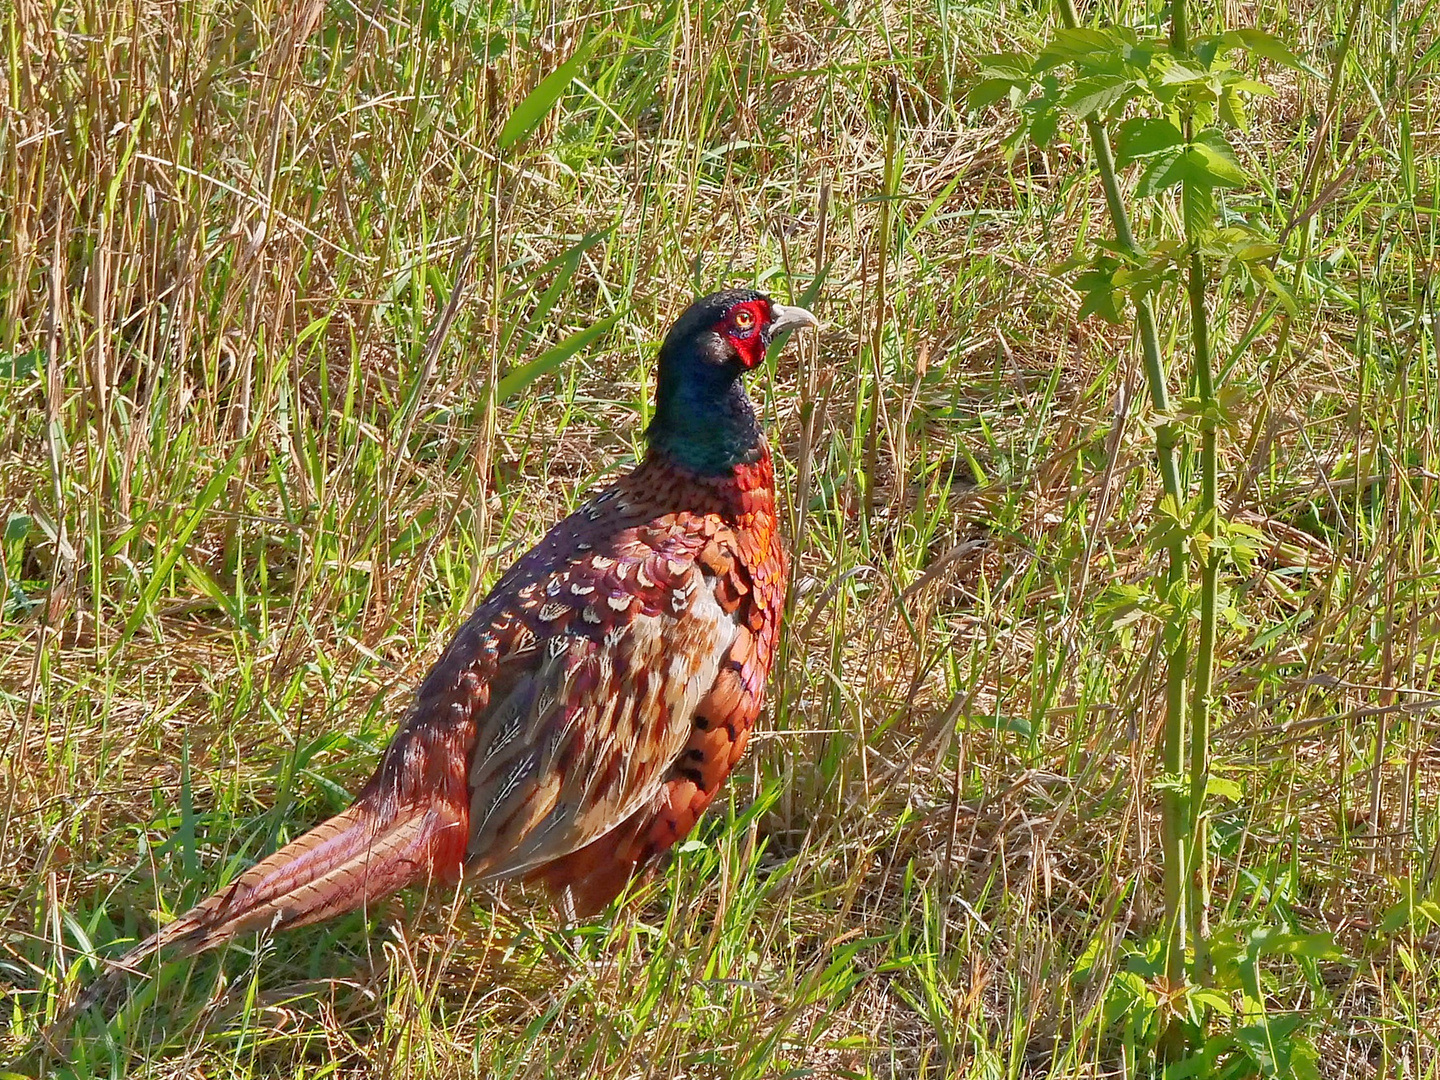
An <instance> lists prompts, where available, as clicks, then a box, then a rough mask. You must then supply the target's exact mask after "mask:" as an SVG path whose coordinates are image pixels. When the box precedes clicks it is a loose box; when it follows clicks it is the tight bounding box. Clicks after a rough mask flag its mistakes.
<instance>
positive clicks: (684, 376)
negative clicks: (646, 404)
mask: <svg viewBox="0 0 1440 1080" xmlns="http://www.w3.org/2000/svg"><path fill="white" fill-rule="evenodd" d="M819 325H820V323H819V320H818V319H816V318H815V316H814V315H812V314H810V312H808V311H806V310H805V309H804V308H802V307H789V306H787V305H785V304H777V303H775V301H773V300H771V299H770V298H769V297H768V296H766V295H765V294H763V293H758V292H754V291H752V290H748V289H729V290H726V291H725V292H718V293H714V294H712V295H710V296H707V297H704V298H703V299H700V300H697V301H695V302H694V303H693V304H691V305H690V306H689V307H688V308H687V309H686V310H685V312H684V313H683V314H682V315H681V316H680V318H679V319H677V320H676V321H675V325H674V326H672V327H671V328H670V332H669V333H668V334H666V335H665V342H664V344H662V345H661V346H660V358H659V363H658V365H657V373H656V389H655V416H654V419H653V420H651V422H650V427H649V428H648V429H647V430H646V432H645V434H646V437H647V438H648V439H649V440H650V447H651V449H652V450H656V451H659V452H661V453H663V454H665V455H667V456H668V457H670V458H671V459H672V460H674V461H675V462H676V463H677V464H679V465H683V466H685V467H686V468H689V469H692V470H694V471H695V472H697V473H704V474H715V473H725V472H728V471H730V470H731V469H734V468H735V467H736V466H738V465H745V464H750V463H753V462H754V461H755V460H756V459H757V458H758V456H759V455H760V453H761V446H762V442H763V440H762V436H761V433H760V424H759V421H758V420H757V419H756V417H755V409H754V407H753V406H752V405H751V404H750V399H749V398H748V397H747V396H746V394H745V387H744V384H743V383H742V381H741V376H742V375H743V374H744V372H746V371H749V370H751V369H752V368H756V367H758V366H759V365H760V364H761V363H762V362H763V361H764V359H765V350H766V349H767V348H769V346H770V343H771V341H773V340H774V338H775V336H776V335H777V334H781V333H784V332H785V331H787V330H796V329H799V328H800V327H803V326H819Z"/></svg>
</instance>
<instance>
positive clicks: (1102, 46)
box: [1035, 26, 1127, 71]
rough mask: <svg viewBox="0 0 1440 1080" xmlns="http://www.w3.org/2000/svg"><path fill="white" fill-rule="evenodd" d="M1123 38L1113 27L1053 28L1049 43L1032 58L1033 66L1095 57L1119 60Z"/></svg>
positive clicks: (1121, 54) (1045, 67)
mask: <svg viewBox="0 0 1440 1080" xmlns="http://www.w3.org/2000/svg"><path fill="white" fill-rule="evenodd" d="M1126 44H1127V42H1126V41H1125V39H1124V38H1121V37H1119V36H1117V35H1116V34H1115V32H1114V31H1113V30H1094V29H1091V28H1090V27H1083V26H1082V27H1076V28H1075V29H1073V30H1071V29H1064V30H1057V31H1056V32H1055V36H1054V37H1053V38H1051V39H1050V42H1049V44H1047V45H1046V46H1045V48H1044V49H1042V50H1041V51H1040V55H1039V56H1037V57H1036V58H1035V70H1037V71H1043V70H1046V69H1048V68H1052V67H1057V66H1059V65H1060V64H1073V63H1076V62H1078V61H1081V60H1086V61H1092V62H1093V61H1095V60H1104V59H1110V58H1112V57H1113V58H1114V59H1115V60H1116V61H1117V62H1119V61H1120V60H1121V58H1122V56H1123V50H1124V48H1125V45H1126Z"/></svg>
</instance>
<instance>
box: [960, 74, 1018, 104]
mask: <svg viewBox="0 0 1440 1080" xmlns="http://www.w3.org/2000/svg"><path fill="white" fill-rule="evenodd" d="M1017 85H1021V84H1017V83H1016V81H1015V80H1014V79H1009V78H1003V77H1002V78H993V79H982V80H980V81H979V82H978V83H976V84H975V85H974V86H972V87H971V88H970V92H969V93H968V94H966V95H965V104H966V105H967V106H969V107H970V108H972V109H983V108H985V106H987V105H994V104H995V103H996V102H997V101H1002V100H1004V99H1005V98H1007V97H1009V96H1010V94H1011V93H1012V92H1013V91H1014V90H1015V89H1016V87H1017Z"/></svg>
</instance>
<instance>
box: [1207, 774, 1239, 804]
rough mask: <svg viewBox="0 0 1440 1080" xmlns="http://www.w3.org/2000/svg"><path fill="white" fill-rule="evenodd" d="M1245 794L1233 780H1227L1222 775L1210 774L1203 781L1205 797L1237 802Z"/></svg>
mask: <svg viewBox="0 0 1440 1080" xmlns="http://www.w3.org/2000/svg"><path fill="white" fill-rule="evenodd" d="M1244 795H1245V792H1244V790H1243V789H1242V788H1241V787H1240V785H1239V784H1237V783H1236V782H1235V781H1234V780H1227V779H1225V778H1224V777H1223V776H1211V777H1209V778H1208V779H1207V780H1206V781H1205V797H1206V798H1207V799H1208V798H1212V797H1214V798H1220V799H1229V800H1230V801H1231V802H1234V803H1238V802H1239V801H1240V800H1241V799H1242V798H1243V797H1244Z"/></svg>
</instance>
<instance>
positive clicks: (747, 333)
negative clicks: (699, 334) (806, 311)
mask: <svg viewBox="0 0 1440 1080" xmlns="http://www.w3.org/2000/svg"><path fill="white" fill-rule="evenodd" d="M770 323H771V314H770V302H769V301H768V300H764V299H757V300H747V301H746V302H745V303H743V304H736V305H735V306H734V307H732V308H731V309H730V310H729V311H727V312H725V317H724V318H723V319H721V320H720V322H719V323H718V324H717V325H716V327H715V331H716V332H717V333H718V334H720V335H721V336H722V337H724V338H725V340H726V341H728V342H730V344H731V345H733V346H734V347H735V351H736V352H737V353H739V354H740V363H742V364H743V365H744V366H745V367H746V368H747V369H748V368H754V367H759V366H760V364H761V362H763V361H764V359H765V348H766V346H768V345H769V344H770V336H769V334H767V333H766V330H767V329H768V328H769V326H770Z"/></svg>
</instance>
